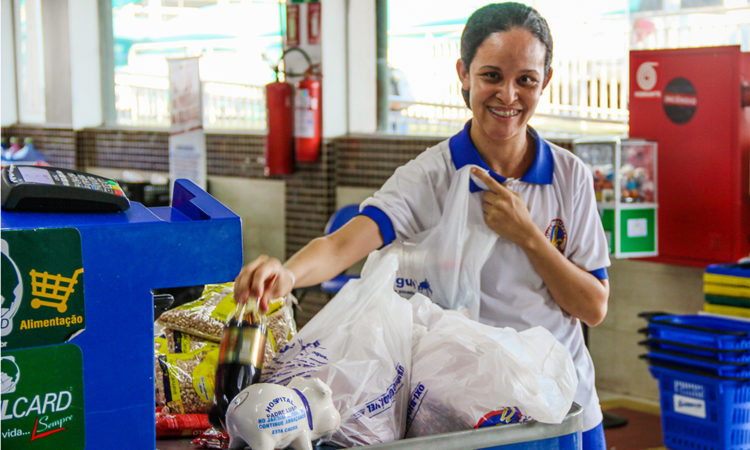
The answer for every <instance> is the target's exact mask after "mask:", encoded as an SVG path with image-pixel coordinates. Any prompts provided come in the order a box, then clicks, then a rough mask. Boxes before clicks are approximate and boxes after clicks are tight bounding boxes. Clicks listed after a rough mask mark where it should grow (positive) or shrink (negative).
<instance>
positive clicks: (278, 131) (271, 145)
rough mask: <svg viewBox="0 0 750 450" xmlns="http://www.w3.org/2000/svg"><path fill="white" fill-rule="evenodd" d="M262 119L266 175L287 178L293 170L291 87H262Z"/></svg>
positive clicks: (276, 84) (275, 84)
mask: <svg viewBox="0 0 750 450" xmlns="http://www.w3.org/2000/svg"><path fill="white" fill-rule="evenodd" d="M266 118H267V120H268V134H266V139H265V148H264V152H265V156H266V166H265V169H264V171H263V172H264V173H265V174H266V176H268V175H290V174H291V173H292V171H293V169H294V160H293V145H294V135H293V131H294V130H293V121H294V113H293V110H292V85H291V84H289V83H287V82H284V81H279V79H278V72H277V78H276V81H274V82H273V83H269V84H267V85H266Z"/></svg>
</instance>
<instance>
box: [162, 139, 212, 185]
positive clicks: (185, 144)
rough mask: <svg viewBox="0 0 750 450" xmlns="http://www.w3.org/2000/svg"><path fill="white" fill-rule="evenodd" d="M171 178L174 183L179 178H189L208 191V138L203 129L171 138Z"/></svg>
mask: <svg viewBox="0 0 750 450" xmlns="http://www.w3.org/2000/svg"><path fill="white" fill-rule="evenodd" d="M169 178H170V179H171V180H172V183H174V180H176V179H178V178H187V179H188V180H190V181H192V182H193V183H195V184H197V185H198V186H200V188H201V189H203V190H205V189H206V137H205V135H204V133H203V129H198V130H193V131H188V132H185V133H180V134H174V135H172V136H170V137H169ZM170 191H171V190H170Z"/></svg>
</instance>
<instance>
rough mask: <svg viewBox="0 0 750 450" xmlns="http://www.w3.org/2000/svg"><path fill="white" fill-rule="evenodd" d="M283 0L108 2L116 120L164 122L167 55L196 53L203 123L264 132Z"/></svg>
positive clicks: (278, 49) (278, 52) (166, 121)
mask: <svg viewBox="0 0 750 450" xmlns="http://www.w3.org/2000/svg"><path fill="white" fill-rule="evenodd" d="M284 3H285V2H284V1H279V0H112V24H113V38H114V65H115V75H114V76H115V109H116V115H117V123H118V124H119V125H130V126H152V127H168V126H169V111H168V105H169V103H168V98H167V96H168V86H169V80H168V65H167V59H168V58H177V57H185V56H198V55H200V57H201V58H200V76H201V81H202V85H203V122H204V127H205V128H207V129H212V128H213V129H243V130H263V129H265V127H266V122H265V98H264V90H263V86H264V85H265V84H266V83H268V82H270V81H273V78H274V73H273V71H272V70H271V66H272V65H273V64H275V63H276V61H277V60H278V58H279V56H280V55H281V29H282V25H283V24H282V23H281V20H282V17H281V16H280V10H283V7H284Z"/></svg>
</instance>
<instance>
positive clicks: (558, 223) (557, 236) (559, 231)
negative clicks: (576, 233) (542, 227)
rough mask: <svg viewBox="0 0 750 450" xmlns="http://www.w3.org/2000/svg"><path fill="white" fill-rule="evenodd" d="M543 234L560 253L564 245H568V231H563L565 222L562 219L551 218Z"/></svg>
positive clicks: (563, 249) (562, 251)
mask: <svg viewBox="0 0 750 450" xmlns="http://www.w3.org/2000/svg"><path fill="white" fill-rule="evenodd" d="M544 235H545V236H547V239H549V240H550V242H552V245H554V246H555V248H557V249H558V250H560V252H561V253H564V252H565V246H566V245H568V233H567V231H565V224H563V221H562V219H553V220H552V221H551V222H550V223H549V225H548V226H547V230H546V231H545V232H544Z"/></svg>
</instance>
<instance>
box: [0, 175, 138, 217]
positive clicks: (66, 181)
mask: <svg viewBox="0 0 750 450" xmlns="http://www.w3.org/2000/svg"><path fill="white" fill-rule="evenodd" d="M0 178H1V179H2V181H1V183H2V207H3V209H5V210H8V211H39V212H116V211H124V210H126V209H128V208H130V202H129V201H128V199H127V197H126V196H125V194H124V193H123V191H122V189H121V188H120V185H119V184H118V183H117V181H115V180H110V179H108V178H104V177H100V176H98V175H93V174H90V173H85V172H79V171H77V170H72V169H64V168H59V167H43V166H23V165H10V166H8V167H4V168H3V170H2V174H1V175H0Z"/></svg>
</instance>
